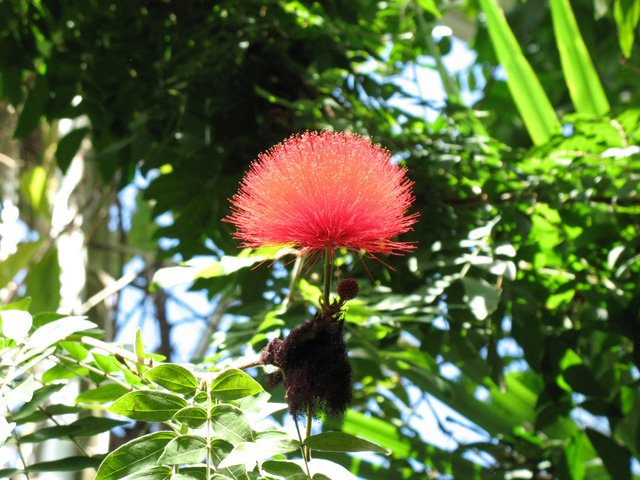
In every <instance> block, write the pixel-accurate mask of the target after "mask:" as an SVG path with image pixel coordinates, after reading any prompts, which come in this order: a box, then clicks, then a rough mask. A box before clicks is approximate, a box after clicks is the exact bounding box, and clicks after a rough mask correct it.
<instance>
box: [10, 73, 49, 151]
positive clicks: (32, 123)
mask: <svg viewBox="0 0 640 480" xmlns="http://www.w3.org/2000/svg"><path fill="white" fill-rule="evenodd" d="M48 98H49V86H48V85H47V79H46V77H44V76H42V75H38V76H37V77H36V79H35V81H34V84H33V88H32V89H31V90H30V91H29V95H28V96H27V100H26V101H25V102H24V106H23V107H22V112H21V113H20V118H19V119H18V126H17V127H16V130H15V132H14V133H13V136H14V138H25V137H27V136H29V134H30V133H31V132H33V131H34V130H35V128H36V127H37V126H38V124H39V123H40V118H41V117H42V115H43V114H44V107H45V105H46V102H47V100H48Z"/></svg>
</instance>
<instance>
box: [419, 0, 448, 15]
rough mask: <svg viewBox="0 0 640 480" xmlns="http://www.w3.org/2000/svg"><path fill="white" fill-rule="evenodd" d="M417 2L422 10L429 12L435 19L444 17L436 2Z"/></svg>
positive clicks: (422, 0)
mask: <svg viewBox="0 0 640 480" xmlns="http://www.w3.org/2000/svg"><path fill="white" fill-rule="evenodd" d="M417 2H418V6H419V7H420V8H422V9H423V10H425V11H427V12H429V13H430V14H431V15H433V16H434V17H436V18H440V17H442V15H441V14H440V11H439V10H438V7H437V6H436V2H435V0H417Z"/></svg>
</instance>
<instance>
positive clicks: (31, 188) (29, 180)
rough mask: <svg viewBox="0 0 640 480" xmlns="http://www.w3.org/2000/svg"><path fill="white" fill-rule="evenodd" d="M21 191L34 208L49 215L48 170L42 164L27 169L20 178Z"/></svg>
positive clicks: (44, 214) (46, 215)
mask: <svg viewBox="0 0 640 480" xmlns="http://www.w3.org/2000/svg"><path fill="white" fill-rule="evenodd" d="M20 191H21V192H22V194H23V196H24V198H25V199H26V200H27V202H29V204H30V205H31V206H32V207H33V209H34V210H36V211H38V212H40V213H41V214H42V215H43V216H44V217H45V218H47V217H48V216H49V202H48V201H47V194H46V193H47V171H46V170H45V169H44V168H43V167H41V166H40V165H36V166H35V167H33V168H32V169H30V170H27V171H26V172H25V173H24V174H23V175H22V176H21V178H20Z"/></svg>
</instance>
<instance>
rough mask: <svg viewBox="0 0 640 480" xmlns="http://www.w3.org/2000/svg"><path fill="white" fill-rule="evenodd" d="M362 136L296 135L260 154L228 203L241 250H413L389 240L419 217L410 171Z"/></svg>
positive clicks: (404, 244) (316, 251)
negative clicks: (411, 210) (412, 210)
mask: <svg viewBox="0 0 640 480" xmlns="http://www.w3.org/2000/svg"><path fill="white" fill-rule="evenodd" d="M389 160H390V154H389V153H388V152H387V151H386V150H384V149H382V148H381V147H380V146H379V145H372V144H371V142H370V141H369V140H367V139H365V138H364V137H361V136H359V135H353V134H348V133H335V132H329V131H322V132H320V133H317V132H311V133H309V132H307V133H304V134H302V135H295V136H292V137H291V138H289V139H288V140H285V141H284V142H282V143H280V144H278V145H276V146H275V147H273V148H272V149H271V150H269V151H268V152H266V153H264V154H261V155H260V156H259V157H258V160H256V161H255V162H254V163H253V164H252V165H251V169H250V171H249V172H248V173H247V174H246V176H245V178H244V180H243V181H242V184H241V186H240V191H239V192H238V194H236V195H235V196H234V197H233V199H232V200H231V203H232V205H233V206H232V214H231V215H230V216H229V217H227V218H226V219H225V221H228V222H230V223H233V224H235V225H236V227H237V230H236V232H235V234H234V236H235V237H236V238H239V239H241V240H243V243H242V246H244V247H251V248H258V247H265V246H281V247H291V248H295V249H297V250H298V253H299V254H304V253H311V254H315V253H319V252H321V251H323V250H324V249H325V247H329V249H330V251H333V250H334V249H335V248H347V249H351V250H356V251H359V250H365V251H367V252H369V253H393V252H394V251H407V250H411V249H413V248H414V246H413V245H411V244H410V243H406V242H398V241H394V240H392V238H393V237H396V236H397V235H399V234H401V233H404V232H407V231H408V230H410V229H411V225H413V224H414V223H415V222H416V216H417V214H413V215H406V213H407V210H408V208H409V206H410V205H411V203H412V202H413V195H412V193H411V185H412V184H413V182H411V181H410V180H409V179H408V178H407V177H406V175H405V173H406V169H405V168H400V167H398V166H397V165H395V164H393V163H390V161H389Z"/></svg>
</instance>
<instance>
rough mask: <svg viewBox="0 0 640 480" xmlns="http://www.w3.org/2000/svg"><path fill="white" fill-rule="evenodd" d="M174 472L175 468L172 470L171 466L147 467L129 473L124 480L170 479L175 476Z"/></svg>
mask: <svg viewBox="0 0 640 480" xmlns="http://www.w3.org/2000/svg"><path fill="white" fill-rule="evenodd" d="M172 474H173V470H171V467H166V466H164V465H162V466H157V467H150V468H145V469H144V470H140V471H139V472H136V473H132V474H131V475H127V476H126V477H124V478H123V479H122V480H169V479H174V478H175V477H172V476H171V475H172Z"/></svg>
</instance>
